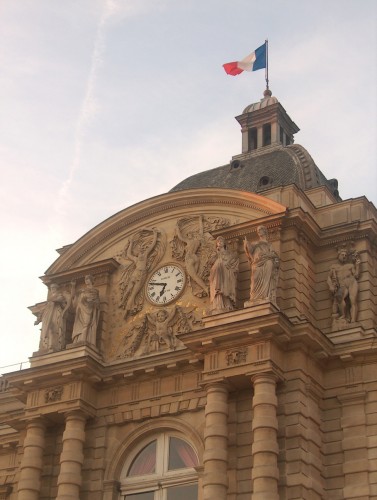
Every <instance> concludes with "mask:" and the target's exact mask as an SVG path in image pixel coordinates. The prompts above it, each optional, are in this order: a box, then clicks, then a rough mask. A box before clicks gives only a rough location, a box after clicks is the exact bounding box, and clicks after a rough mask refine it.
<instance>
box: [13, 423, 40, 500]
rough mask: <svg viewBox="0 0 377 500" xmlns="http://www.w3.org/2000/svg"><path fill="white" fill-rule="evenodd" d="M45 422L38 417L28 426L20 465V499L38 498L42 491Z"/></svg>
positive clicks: (32, 499) (35, 499)
mask: <svg viewBox="0 0 377 500" xmlns="http://www.w3.org/2000/svg"><path fill="white" fill-rule="evenodd" d="M45 430H46V427H45V424H44V422H43V420H42V419H40V418H37V419H35V420H32V421H31V422H29V423H28V424H27V426H26V437H25V441H24V456H23V457H22V461H21V466H20V480H19V482H18V496H17V499H18V500H38V498H39V494H40V491H41V474H42V468H43V452H44V446H45Z"/></svg>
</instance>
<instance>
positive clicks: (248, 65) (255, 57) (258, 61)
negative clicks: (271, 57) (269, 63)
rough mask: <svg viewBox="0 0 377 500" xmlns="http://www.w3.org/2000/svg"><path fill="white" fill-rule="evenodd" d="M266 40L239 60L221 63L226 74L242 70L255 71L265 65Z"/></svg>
mask: <svg viewBox="0 0 377 500" xmlns="http://www.w3.org/2000/svg"><path fill="white" fill-rule="evenodd" d="M266 52H267V51H266V42H265V43H264V44H263V45H261V46H260V47H258V48H257V49H256V50H254V52H252V53H251V54H249V55H248V56H246V57H245V58H244V59H242V60H241V61H235V62H230V63H225V64H223V68H224V69H225V71H226V73H228V75H232V76H236V75H239V74H240V73H242V72H243V71H257V70H258V69H263V68H265V67H266Z"/></svg>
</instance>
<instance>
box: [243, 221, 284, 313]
mask: <svg viewBox="0 0 377 500" xmlns="http://www.w3.org/2000/svg"><path fill="white" fill-rule="evenodd" d="M257 234H258V237H259V240H258V241H257V242H256V243H251V242H249V241H247V240H246V238H245V240H244V248H245V253H246V256H247V258H248V260H249V262H250V267H251V279H250V300H249V301H247V302H245V307H247V306H251V305H254V304H256V303H258V302H263V301H267V300H268V301H270V302H272V303H274V304H276V289H277V282H278V274H279V256H278V254H277V253H276V252H275V250H274V249H273V248H272V246H271V244H270V243H269V242H268V231H267V228H266V227H265V226H258V228H257Z"/></svg>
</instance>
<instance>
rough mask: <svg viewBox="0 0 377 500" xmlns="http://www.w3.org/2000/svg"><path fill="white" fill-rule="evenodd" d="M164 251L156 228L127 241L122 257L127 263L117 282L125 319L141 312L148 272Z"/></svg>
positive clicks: (137, 234)
mask: <svg viewBox="0 0 377 500" xmlns="http://www.w3.org/2000/svg"><path fill="white" fill-rule="evenodd" d="M165 249H166V242H165V237H164V235H163V234H162V232H161V231H158V230H157V229H156V228H152V229H147V228H144V229H141V230H140V231H138V232H137V233H135V234H134V235H133V236H132V238H130V239H129V240H128V241H127V243H126V246H125V248H124V251H123V257H124V258H125V259H126V260H128V261H129V262H128V263H127V264H125V265H124V266H123V268H122V273H121V277H120V281H119V288H120V303H119V307H121V308H122V309H124V318H125V319H126V318H127V316H128V315H130V314H136V313H137V312H139V311H140V310H141V308H142V306H143V301H144V300H143V293H142V288H143V285H144V283H145V280H146V278H147V274H148V271H149V269H150V268H151V267H152V265H154V264H156V263H158V262H159V261H160V260H161V258H162V256H163V254H164V252H165Z"/></svg>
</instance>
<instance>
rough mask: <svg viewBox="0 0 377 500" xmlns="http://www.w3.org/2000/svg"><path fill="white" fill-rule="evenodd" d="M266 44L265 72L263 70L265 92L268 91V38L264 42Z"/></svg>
mask: <svg viewBox="0 0 377 500" xmlns="http://www.w3.org/2000/svg"><path fill="white" fill-rule="evenodd" d="M265 43H266V70H265V78H266V90H269V86H268V82H269V80H268V38H266V40H265Z"/></svg>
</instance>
